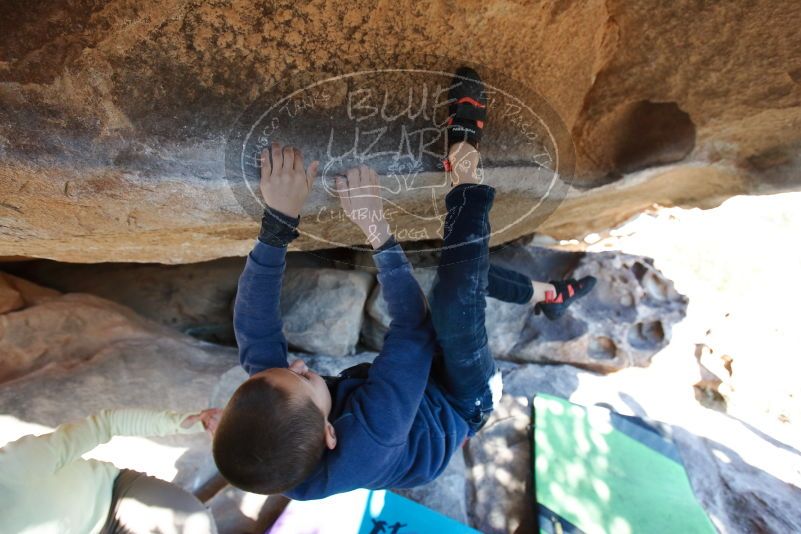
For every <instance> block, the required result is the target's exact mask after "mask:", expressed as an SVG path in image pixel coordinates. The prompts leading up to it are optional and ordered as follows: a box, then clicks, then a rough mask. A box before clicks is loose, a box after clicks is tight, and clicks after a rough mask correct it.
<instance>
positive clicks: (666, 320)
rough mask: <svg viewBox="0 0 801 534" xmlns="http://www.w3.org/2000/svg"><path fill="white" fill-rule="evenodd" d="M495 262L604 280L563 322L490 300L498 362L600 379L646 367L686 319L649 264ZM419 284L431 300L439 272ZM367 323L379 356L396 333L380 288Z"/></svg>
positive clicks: (366, 334) (606, 256)
mask: <svg viewBox="0 0 801 534" xmlns="http://www.w3.org/2000/svg"><path fill="white" fill-rule="evenodd" d="M491 261H493V262H496V263H498V264H499V265H501V266H505V267H507V268H509V269H513V270H516V271H518V272H521V273H523V274H526V275H527V276H529V277H531V278H532V279H534V280H540V281H547V280H550V279H554V278H563V277H566V276H570V277H574V278H581V277H583V276H587V275H592V276H595V277H596V278H597V279H598V284H597V286H596V287H595V289H594V290H593V292H592V293H590V294H589V295H588V296H587V297H585V298H584V299H582V300H579V301H577V302H576V303H575V304H573V305H572V306H571V307H570V308H569V309H568V312H567V313H566V314H565V316H563V317H562V318H560V319H559V320H557V321H550V320H548V319H547V318H546V317H545V316H544V315H539V316H538V315H535V313H534V309H533V306H531V305H529V304H512V303H507V302H501V301H499V300H496V299H493V298H488V299H487V310H486V316H487V320H486V326H487V336H488V338H489V345H490V349H491V350H492V352H493V354H495V356H496V357H497V358H503V359H510V360H515V361H528V362H555V363H571V364H573V365H578V366H581V367H586V368H589V369H595V370H598V371H601V372H610V371H615V370H619V369H623V368H625V367H631V366H646V365H648V363H649V361H650V358H651V357H652V356H653V355H654V354H656V353H657V352H658V351H659V350H660V349H662V348H664V347H665V346H666V345H667V344H668V342H669V340H670V332H671V326H672V325H673V324H674V323H676V322H678V321H680V320H681V319H682V318H683V317H684V315H685V310H686V307H687V299H686V297H684V296H682V295H680V294H679V293H678V292H677V291H676V290H675V289H674V287H673V283H672V282H671V281H670V280H668V279H667V278H665V277H664V276H663V275H662V274H661V273H660V272H659V270H657V269H656V268H655V267H654V266H653V261H652V260H650V259H649V258H644V257H641V256H633V255H628V254H623V253H619V252H599V253H578V252H564V251H558V250H552V249H546V248H543V247H538V246H508V247H505V248H503V249H501V250H499V251H497V252H494V253H493V254H492V257H491ZM415 278H416V279H417V280H418V282H419V283H420V286H421V288H422V289H423V291H424V292H425V293H426V294H428V295H430V292H431V289H432V287H433V285H434V280H435V278H436V269H434V268H423V269H416V270H415ZM367 316H368V319H367V321H365V325H364V328H363V330H362V339H363V340H364V342H365V344H367V345H368V346H370V347H373V348H375V349H376V350H379V349H380V347H381V345H382V343H383V337H384V334H385V333H386V331H387V329H388V327H389V315H388V313H387V308H386V302H385V301H384V300H383V298H382V296H381V287H380V285H377V286H376V288H375V289H374V290H373V294H372V295H371V296H370V299H369V301H368V302H367Z"/></svg>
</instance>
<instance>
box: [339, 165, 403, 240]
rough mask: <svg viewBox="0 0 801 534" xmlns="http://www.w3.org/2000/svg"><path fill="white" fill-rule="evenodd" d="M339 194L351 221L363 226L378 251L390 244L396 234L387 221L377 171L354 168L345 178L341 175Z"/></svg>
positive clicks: (363, 167)
mask: <svg viewBox="0 0 801 534" xmlns="http://www.w3.org/2000/svg"><path fill="white" fill-rule="evenodd" d="M336 191H337V194H338V195H339V200H340V202H341V203H342V209H344V210H345V214H346V215H347V216H348V219H350V220H351V221H353V222H354V223H355V224H356V226H358V227H359V229H360V230H361V231H362V232H363V233H364V235H365V236H366V237H367V241H368V242H369V243H370V245H372V247H373V248H374V249H377V248H379V247H381V245H383V244H384V243H386V242H387V240H388V239H389V237H390V235H392V234H391V233H390V231H389V224H387V221H386V219H385V218H384V204H383V201H382V200H381V190H380V189H379V187H378V175H377V174H376V172H375V171H374V170H373V169H371V168H369V167H367V166H366V165H361V166H359V167H356V168H353V169H350V170H349V171H348V172H346V173H345V176H337V178H336Z"/></svg>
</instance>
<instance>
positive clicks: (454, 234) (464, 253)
mask: <svg viewBox="0 0 801 534" xmlns="http://www.w3.org/2000/svg"><path fill="white" fill-rule="evenodd" d="M494 198H495V190H494V189H493V188H492V187H490V186H487V185H475V184H463V185H460V186H457V187H455V188H454V189H453V190H452V191H451V192H450V193H448V196H447V197H445V205H446V207H447V210H448V212H447V215H446V217H445V228H444V242H443V244H442V255H441V257H440V264H439V267H438V269H437V279H436V281H435V283H434V288H433V290H432V293H431V316H432V319H433V322H434V329H435V330H436V333H437V341H438V342H439V345H440V347H441V348H442V354H441V355H440V357H439V358H438V359H437V360H436V362H435V372H436V373H437V375H438V378H439V381H440V383H441V385H442V386H443V387H444V390H445V394H446V396H447V397H448V400H449V401H450V403H451V405H452V406H453V407H454V409H455V410H456V411H457V412H459V414H461V415H462V417H463V418H464V419H465V421H467V423H468V424H469V425H470V429H471V434H474V433H475V432H477V431H478V429H480V428H481V427H482V426H483V425H484V423H486V421H487V418H488V417H489V415H490V413H492V409H493V398H492V389H491V387H490V385H491V379H492V380H497V388H496V389H497V390H498V391H497V392H498V393H499V392H500V389H499V388H500V375H498V378H497V379H493V376H494V375H495V374H496V368H495V360H494V358H493V357H492V354H491V353H490V350H489V347H488V345H487V330H486V327H485V325H484V318H485V309H486V306H487V303H486V297H487V296H490V297H494V298H498V299H500V300H504V301H507V302H517V303H520V304H522V303H526V302H528V301H530V300H531V297H532V295H533V291H534V290H533V287H532V285H531V280H530V279H529V278H528V277H526V276H524V275H522V274H520V273H516V272H514V271H510V270H508V269H503V268H501V267H497V266H494V265H490V262H489V236H490V224H489V212H490V209H491V208H492V202H493V200H494Z"/></svg>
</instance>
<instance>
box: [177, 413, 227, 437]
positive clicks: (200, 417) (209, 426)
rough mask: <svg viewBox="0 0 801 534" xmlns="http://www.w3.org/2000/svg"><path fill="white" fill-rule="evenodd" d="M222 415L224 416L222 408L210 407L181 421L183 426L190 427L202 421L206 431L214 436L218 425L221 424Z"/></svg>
mask: <svg viewBox="0 0 801 534" xmlns="http://www.w3.org/2000/svg"><path fill="white" fill-rule="evenodd" d="M220 417H222V410H221V409H220V408H209V409H207V410H203V411H202V412H200V413H197V414H195V415H190V416H189V417H187V418H186V419H184V420H183V421H182V422H181V426H182V427H184V428H189V427H191V426H192V425H194V424H195V423H197V422H198V421H200V422H202V423H203V428H204V429H205V430H206V432H208V433H209V435H210V436H212V437H214V432H216V431H217V425H219V424H220Z"/></svg>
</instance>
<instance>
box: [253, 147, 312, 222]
mask: <svg viewBox="0 0 801 534" xmlns="http://www.w3.org/2000/svg"><path fill="white" fill-rule="evenodd" d="M271 155H272V163H271V162H270V156H271ZM319 165H320V162H319V161H313V162H312V163H311V165H309V168H308V169H306V166H305V163H304V162H303V153H302V152H301V151H300V149H298V148H294V147H291V146H285V147H284V148H283V149H282V148H281V145H280V144H278V143H276V142H273V144H272V146H270V148H265V149H264V150H262V152H261V181H260V182H259V188H260V189H261V194H262V196H263V197H264V201H265V202H266V203H267V205H268V206H270V207H271V208H272V209H274V210H277V211H280V212H281V213H283V214H284V215H288V216H289V217H297V216H299V215H300V209H301V208H302V207H303V203H304V202H305V201H306V197H307V196H308V195H309V191H311V189H312V185H313V184H314V177H315V176H317V167H319Z"/></svg>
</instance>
